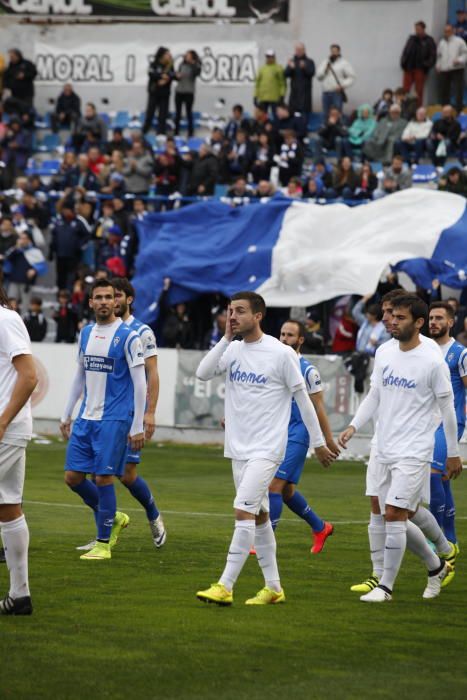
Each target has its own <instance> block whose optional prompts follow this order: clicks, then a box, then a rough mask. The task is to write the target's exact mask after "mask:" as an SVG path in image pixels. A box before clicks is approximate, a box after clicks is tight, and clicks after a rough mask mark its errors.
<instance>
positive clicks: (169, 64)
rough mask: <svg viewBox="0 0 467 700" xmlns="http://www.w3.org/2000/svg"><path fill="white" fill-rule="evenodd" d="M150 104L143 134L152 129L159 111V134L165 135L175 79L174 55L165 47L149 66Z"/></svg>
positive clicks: (148, 103)
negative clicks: (171, 87) (171, 91)
mask: <svg viewBox="0 0 467 700" xmlns="http://www.w3.org/2000/svg"><path fill="white" fill-rule="evenodd" d="M148 75H149V81H148V102H147V105H146V116H145V119H144V126H143V133H144V134H147V132H148V131H149V130H150V129H151V127H152V120H153V118H154V114H155V113H156V111H157V133H158V134H165V130H166V121H167V115H168V113H169V99H170V86H171V84H172V80H173V79H174V78H175V72H174V69H173V60H172V54H171V53H170V51H169V49H168V48H166V47H165V46H160V47H159V48H158V49H157V51H156V54H155V56H154V58H153V59H152V61H151V63H150V66H149V71H148Z"/></svg>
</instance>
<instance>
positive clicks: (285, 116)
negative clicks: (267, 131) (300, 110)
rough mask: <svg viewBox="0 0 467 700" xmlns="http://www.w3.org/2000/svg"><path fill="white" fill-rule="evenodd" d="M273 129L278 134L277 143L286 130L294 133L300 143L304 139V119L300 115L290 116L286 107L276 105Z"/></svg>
mask: <svg viewBox="0 0 467 700" xmlns="http://www.w3.org/2000/svg"><path fill="white" fill-rule="evenodd" d="M273 127H274V129H275V131H276V132H277V134H278V140H279V143H280V139H281V137H282V136H283V134H284V131H286V130H287V129H289V130H290V129H292V130H293V131H295V134H296V135H297V136H298V138H299V139H300V141H302V140H303V139H304V138H305V136H306V133H307V131H306V129H307V127H306V122H305V119H304V118H303V117H302V116H301V114H291V113H290V109H289V107H287V105H277V107H276V111H275V119H274V122H273Z"/></svg>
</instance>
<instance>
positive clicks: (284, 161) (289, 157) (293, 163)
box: [274, 129, 304, 185]
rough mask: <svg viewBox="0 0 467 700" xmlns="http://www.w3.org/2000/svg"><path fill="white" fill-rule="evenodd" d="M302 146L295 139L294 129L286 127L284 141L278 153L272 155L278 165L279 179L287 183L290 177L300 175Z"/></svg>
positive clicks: (284, 183) (302, 155)
mask: <svg viewBox="0 0 467 700" xmlns="http://www.w3.org/2000/svg"><path fill="white" fill-rule="evenodd" d="M303 158H304V154H303V148H302V146H301V144H300V142H299V140H298V139H297V136H296V134H295V131H292V130H289V129H287V130H286V131H285V132H284V143H283V144H282V146H281V149H280V152H279V154H278V155H276V156H274V160H275V162H276V163H277V164H278V166H279V181H280V183H281V185H287V184H288V182H289V180H290V178H291V177H300V176H301V174H302V167H303Z"/></svg>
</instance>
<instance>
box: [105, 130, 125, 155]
mask: <svg viewBox="0 0 467 700" xmlns="http://www.w3.org/2000/svg"><path fill="white" fill-rule="evenodd" d="M130 148H131V141H129V140H128V139H127V138H125V137H124V135H123V129H122V128H121V127H120V126H116V127H115V129H114V130H113V132H112V138H111V139H110V141H107V143H106V146H105V150H106V152H107V154H108V155H109V156H111V155H112V153H113V152H114V151H120V153H122V154H123V155H126V154H127V153H128V151H129V150H130Z"/></svg>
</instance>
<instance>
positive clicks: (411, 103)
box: [394, 87, 417, 121]
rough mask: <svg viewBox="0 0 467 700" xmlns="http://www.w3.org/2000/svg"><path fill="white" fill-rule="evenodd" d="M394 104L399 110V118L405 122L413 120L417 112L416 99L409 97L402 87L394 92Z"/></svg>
mask: <svg viewBox="0 0 467 700" xmlns="http://www.w3.org/2000/svg"><path fill="white" fill-rule="evenodd" d="M394 104H396V105H399V107H400V108H401V117H402V119H405V120H406V121H410V119H414V117H415V112H416V111H417V98H416V97H415V96H414V95H410V94H409V93H408V92H407V91H406V90H404V88H403V87H398V88H397V89H396V90H395V91H394Z"/></svg>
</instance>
